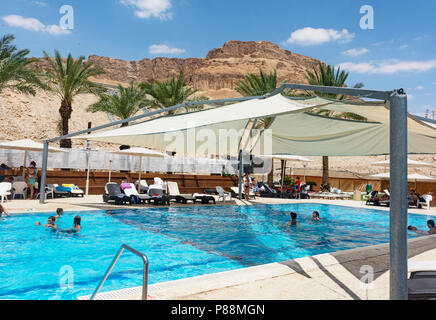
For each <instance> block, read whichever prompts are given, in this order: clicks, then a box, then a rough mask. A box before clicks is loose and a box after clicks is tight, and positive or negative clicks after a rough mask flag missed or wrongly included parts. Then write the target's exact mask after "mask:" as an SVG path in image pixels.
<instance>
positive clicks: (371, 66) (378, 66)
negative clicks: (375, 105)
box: [340, 60, 436, 74]
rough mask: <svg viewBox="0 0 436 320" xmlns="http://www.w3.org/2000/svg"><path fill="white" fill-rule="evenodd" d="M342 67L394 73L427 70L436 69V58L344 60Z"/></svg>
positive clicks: (379, 72) (358, 71)
mask: <svg viewBox="0 0 436 320" xmlns="http://www.w3.org/2000/svg"><path fill="white" fill-rule="evenodd" d="M340 67H341V69H346V70H348V71H351V72H356V73H361V74H363V73H372V74H394V73H398V72H426V71H429V70H432V69H436V60H428V61H399V60H390V61H381V62H373V61H371V62H362V63H353V62H343V63H341V64H340Z"/></svg>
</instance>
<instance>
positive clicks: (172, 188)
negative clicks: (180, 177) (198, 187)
mask: <svg viewBox="0 0 436 320" xmlns="http://www.w3.org/2000/svg"><path fill="white" fill-rule="evenodd" d="M167 185H168V195H169V196H170V197H173V198H174V199H175V200H176V201H177V202H182V203H187V202H188V201H192V202H193V203H195V202H196V201H197V198H196V197H194V196H193V195H191V194H180V190H179V185H178V184H177V182H171V181H168V182H167Z"/></svg>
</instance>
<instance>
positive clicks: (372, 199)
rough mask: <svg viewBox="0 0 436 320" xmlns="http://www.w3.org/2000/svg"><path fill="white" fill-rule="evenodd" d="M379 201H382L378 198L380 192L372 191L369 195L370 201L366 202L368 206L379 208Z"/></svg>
mask: <svg viewBox="0 0 436 320" xmlns="http://www.w3.org/2000/svg"><path fill="white" fill-rule="evenodd" d="M379 201H380V198H379V197H378V191H372V192H371V193H370V194H369V199H368V200H367V201H366V205H367V206H368V205H370V204H372V205H374V206H378V205H379Z"/></svg>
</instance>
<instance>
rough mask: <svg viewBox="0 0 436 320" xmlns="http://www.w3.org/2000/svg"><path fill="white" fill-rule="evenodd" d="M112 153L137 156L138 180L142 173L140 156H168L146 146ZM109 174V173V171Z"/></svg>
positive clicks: (139, 185)
mask: <svg viewBox="0 0 436 320" xmlns="http://www.w3.org/2000/svg"><path fill="white" fill-rule="evenodd" d="M112 153H113V154H121V155H128V156H139V179H138V180H139V181H141V173H142V158H143V157H154V158H164V157H169V155H167V154H165V153H162V152H158V151H155V150H151V149H147V148H131V149H127V150H122V151H115V152H112ZM109 174H110V173H109ZM140 187H141V184H140V183H138V192H139V191H140Z"/></svg>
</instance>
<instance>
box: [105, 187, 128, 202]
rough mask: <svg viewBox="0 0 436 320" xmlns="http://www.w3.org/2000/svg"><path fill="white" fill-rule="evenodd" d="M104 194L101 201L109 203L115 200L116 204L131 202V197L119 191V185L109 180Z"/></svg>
mask: <svg viewBox="0 0 436 320" xmlns="http://www.w3.org/2000/svg"><path fill="white" fill-rule="evenodd" d="M105 189H106V194H104V195H103V201H104V202H106V203H109V202H111V201H113V202H115V204H116V205H121V204H125V203H128V204H132V199H131V198H130V197H128V196H127V195H126V194H124V193H123V192H122V191H121V188H120V186H119V185H118V184H117V183H115V182H109V183H107V184H106V187H105Z"/></svg>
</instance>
